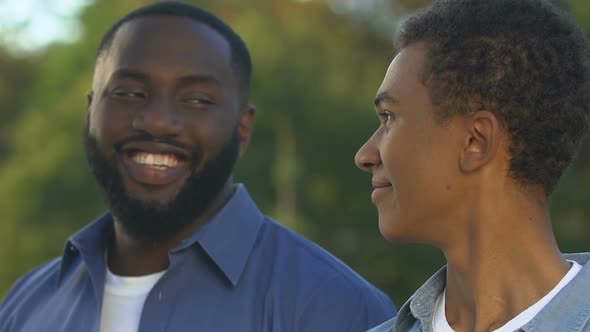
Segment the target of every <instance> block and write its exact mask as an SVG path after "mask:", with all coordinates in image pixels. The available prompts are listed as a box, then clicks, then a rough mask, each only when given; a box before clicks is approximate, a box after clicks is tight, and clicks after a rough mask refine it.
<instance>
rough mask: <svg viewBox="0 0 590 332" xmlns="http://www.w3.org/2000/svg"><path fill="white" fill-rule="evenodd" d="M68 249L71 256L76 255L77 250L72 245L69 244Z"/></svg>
mask: <svg viewBox="0 0 590 332" xmlns="http://www.w3.org/2000/svg"><path fill="white" fill-rule="evenodd" d="M69 249H70V253H72V254H74V255H75V254H77V253H78V249H76V247H74V246H73V245H71V244H70V246H69Z"/></svg>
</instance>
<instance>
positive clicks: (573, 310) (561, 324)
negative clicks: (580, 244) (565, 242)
mask: <svg viewBox="0 0 590 332" xmlns="http://www.w3.org/2000/svg"><path fill="white" fill-rule="evenodd" d="M563 256H564V258H566V259H568V260H573V261H576V262H578V263H580V265H582V270H581V271H580V272H578V274H577V275H576V277H575V278H574V279H573V280H572V281H570V282H569V283H568V284H567V285H566V286H565V287H564V288H563V289H562V290H561V291H560V292H559V293H557V295H556V296H555V298H553V300H551V302H549V303H548V304H547V306H546V307H545V308H543V310H541V311H540V312H539V313H538V314H537V315H536V316H535V318H533V319H532V320H531V321H530V322H528V323H527V324H526V325H524V326H523V327H522V328H521V329H520V330H521V331H583V330H585V329H587V328H588V326H589V324H590V286H589V285H590V264H588V261H589V260H590V253H577V254H564V255H563Z"/></svg>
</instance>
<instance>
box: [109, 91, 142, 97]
mask: <svg viewBox="0 0 590 332" xmlns="http://www.w3.org/2000/svg"><path fill="white" fill-rule="evenodd" d="M113 96H115V97H118V98H128V99H145V97H146V94H145V93H144V92H141V91H127V90H115V91H113Z"/></svg>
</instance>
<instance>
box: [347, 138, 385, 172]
mask: <svg viewBox="0 0 590 332" xmlns="http://www.w3.org/2000/svg"><path fill="white" fill-rule="evenodd" d="M376 134H377V133H374V134H373V136H371V137H370V138H369V140H368V141H367V142H366V143H365V144H364V145H363V146H362V147H361V148H360V149H359V150H358V151H357V153H356V156H355V157H354V162H355V164H356V166H357V167H358V168H360V169H362V170H363V171H366V172H371V171H372V170H373V168H374V167H375V166H377V165H379V164H381V157H380V156H379V150H378V149H377V146H376V144H375V143H376V142H375V135H376Z"/></svg>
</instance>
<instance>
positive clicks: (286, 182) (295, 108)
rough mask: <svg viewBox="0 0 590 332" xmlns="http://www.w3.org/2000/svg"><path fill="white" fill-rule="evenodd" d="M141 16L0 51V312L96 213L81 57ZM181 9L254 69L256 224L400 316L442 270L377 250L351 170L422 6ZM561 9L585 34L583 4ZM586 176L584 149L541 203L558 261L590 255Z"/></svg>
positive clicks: (132, 3) (365, 189)
mask: <svg viewBox="0 0 590 332" xmlns="http://www.w3.org/2000/svg"><path fill="white" fill-rule="evenodd" d="M149 2H151V1H146V0H127V1H118V0H99V1H97V2H95V3H93V4H91V5H90V6H88V7H87V8H86V10H84V12H83V14H82V16H81V23H82V26H83V27H84V31H83V33H82V38H81V39H80V40H79V41H78V42H76V43H74V44H67V45H64V44H56V45H51V46H50V47H48V48H47V49H46V50H44V51H43V52H42V53H41V54H35V55H21V56H20V57H14V56H10V55H8V53H6V52H4V51H2V50H0V129H1V130H0V210H1V211H2V222H0V243H2V245H1V246H0V261H2V262H3V264H2V265H1V266H0V298H1V297H2V296H3V295H4V294H5V293H6V292H7V291H8V289H9V287H10V286H11V285H12V284H13V283H14V281H15V280H16V279H17V278H18V277H19V276H21V275H22V274H24V273H26V272H27V271H29V270H31V269H32V268H33V267H35V266H37V265H39V264H41V263H43V262H44V261H46V260H48V259H50V258H52V257H55V256H58V255H60V254H61V251H62V248H63V245H64V243H65V240H66V239H67V237H68V236H69V235H71V234H72V233H74V232H75V231H76V230H77V229H79V228H80V227H82V226H83V225H85V224H86V223H88V222H89V221H91V220H92V219H93V218H95V217H96V216H98V215H99V214H100V213H101V212H102V211H103V210H104V209H105V205H104V204H103V202H102V199H101V197H100V196H99V193H98V191H97V189H96V188H95V185H94V180H93V178H92V176H91V175H90V173H89V171H88V170H87V166H86V162H85V160H84V156H83V152H82V139H81V137H82V136H81V134H82V128H83V124H84V121H85V116H86V110H85V107H86V92H87V91H88V89H89V88H90V83H91V76H92V68H93V64H94V53H95V49H96V46H97V45H98V42H99V40H100V38H101V37H102V34H103V33H104V32H105V31H106V29H107V28H108V27H109V26H110V25H111V24H112V23H114V22H115V21H116V20H117V19H118V18H119V17H121V16H122V15H124V14H125V13H127V12H129V11H130V10H132V9H134V8H136V7H138V6H140V5H142V4H145V3H149ZM194 2H195V3H196V4H198V5H201V6H203V7H205V8H209V9H211V10H212V11H213V12H215V13H217V14H218V15H219V16H220V17H221V18H223V19H224V20H226V21H227V22H228V23H230V25H232V26H233V27H234V28H235V29H236V30H237V31H238V32H239V33H240V34H241V35H242V37H243V38H244V39H245V41H246V43H247V44H248V46H249V48H250V50H251V52H252V55H253V61H254V67H255V69H254V73H255V76H254V84H253V95H252V101H253V102H254V103H255V104H256V105H257V108H258V120H257V125H256V130H255V136H254V139H253V142H252V144H251V146H250V149H249V151H248V153H247V154H246V155H245V157H243V158H242V160H240V162H239V163H238V168H237V170H236V179H237V180H238V181H240V182H244V183H246V184H247V186H248V188H249V190H250V192H251V194H252V195H253V196H254V198H255V199H256V201H257V202H258V203H259V205H260V206H261V208H262V209H263V210H264V211H266V212H267V213H269V214H271V215H272V216H274V217H276V218H277V219H278V220H279V221H281V222H283V223H285V224H287V225H288V226H290V227H292V228H294V229H296V230H298V231H300V232H302V233H303V234H305V235H306V236H308V237H309V238H311V239H313V240H315V241H316V242H318V243H319V244H321V245H322V246H324V247H325V248H326V249H328V250H330V251H331V252H333V253H334V254H335V255H336V256H338V257H340V258H341V259H343V260H344V261H345V262H347V263H348V264H349V265H351V266H352V267H353V268H354V269H355V270H357V271H358V272H359V273H360V274H362V275H363V276H365V277H366V278H367V279H368V280H370V281H371V282H373V283H375V284H376V285H377V286H378V287H380V288H382V289H383V290H385V291H386V292H387V293H388V294H390V295H391V297H392V299H393V300H394V301H395V302H396V304H398V305H401V304H402V303H403V302H404V301H405V299H407V297H408V296H409V295H410V294H411V293H412V292H413V291H414V290H415V289H416V288H417V287H418V286H419V285H420V284H422V282H423V281H424V280H425V279H426V278H427V277H428V276H429V275H430V274H431V273H432V272H433V271H435V270H436V269H438V268H439V267H440V266H441V265H442V264H443V263H444V259H443V257H442V255H441V254H440V253H439V252H438V251H437V250H435V249H432V248H429V247H426V246H423V245H410V244H391V243H388V242H387V241H385V240H384V239H382V237H381V236H380V234H379V231H378V227H377V215H376V211H375V208H374V207H373V205H372V204H371V202H370V197H369V196H370V176H369V175H368V174H363V173H362V172H361V171H359V170H358V169H356V167H355V165H354V162H353V158H354V155H355V153H356V150H357V149H358V148H359V147H360V146H361V145H362V144H363V143H364V142H365V140H366V139H367V138H368V137H369V135H371V133H372V132H373V130H374V129H375V128H376V126H377V119H376V118H375V115H374V113H373V110H372V99H373V97H374V94H375V91H376V90H377V88H378V86H379V84H380V82H381V80H382V77H383V75H384V73H385V70H386V68H387V66H388V64H389V61H390V60H391V58H392V56H393V54H394V50H393V46H392V43H391V36H392V35H393V27H394V26H395V20H396V19H397V18H398V16H399V14H400V13H404V12H407V11H411V10H412V9H415V8H417V7H420V6H424V5H425V4H427V3H428V1H425V0H416V1H411V0H404V1H399V2H395V3H394V5H387V3H386V2H383V1H381V2H379V1H377V2H375V3H381V4H383V3H385V5H384V6H382V8H388V9H389V10H390V11H382V10H373V11H372V12H371V11H368V12H367V11H364V12H363V13H362V14H363V15H361V14H360V13H359V15H355V12H354V11H342V10H336V9H337V8H335V7H337V6H335V5H334V3H333V4H332V5H331V6H330V5H328V4H327V3H325V2H321V1H312V2H297V1H287V0H280V1H279V0H251V1H237V0H235V1H231V0H215V1H214V0H208V1H205V0H203V1H198V2H197V1H194ZM335 3H336V2H335ZM562 3H564V4H565V6H566V7H567V8H569V9H570V10H571V11H572V12H573V13H574V16H575V17H576V19H577V20H578V21H579V22H580V24H581V25H582V26H583V27H584V28H585V29H587V30H590V3H589V2H587V1H585V0H572V1H570V2H567V1H565V2H564V1H562ZM380 8H381V7H380ZM372 17H373V18H372ZM359 18H360V19H359ZM383 22H385V23H386V24H383ZM390 30H391V31H390ZM589 165H590V143H589V142H588V139H587V140H586V142H585V145H584V148H583V151H582V153H581V154H580V157H579V158H578V161H577V163H576V165H574V166H573V167H571V168H570V169H569V170H568V172H567V174H566V176H565V178H564V179H563V181H562V183H561V185H560V187H559V189H558V191H557V192H556V193H555V194H554V195H553V210H552V214H553V220H554V224H555V231H556V234H557V236H558V240H559V243H560V245H561V248H562V249H563V250H564V251H583V250H585V249H587V248H588V247H590V245H588V244H589V243H590V241H589V240H590V225H589V223H588V222H589V220H588V219H589V217H590V171H589V168H588V166H589Z"/></svg>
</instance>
